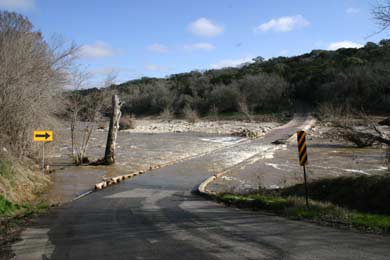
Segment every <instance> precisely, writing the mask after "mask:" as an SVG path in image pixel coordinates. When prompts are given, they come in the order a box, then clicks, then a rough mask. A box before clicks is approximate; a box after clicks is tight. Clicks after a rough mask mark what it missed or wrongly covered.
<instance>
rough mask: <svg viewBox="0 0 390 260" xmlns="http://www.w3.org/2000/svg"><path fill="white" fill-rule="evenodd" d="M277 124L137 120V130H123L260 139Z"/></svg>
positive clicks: (227, 121)
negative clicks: (193, 133)
mask: <svg viewBox="0 0 390 260" xmlns="http://www.w3.org/2000/svg"><path fill="white" fill-rule="evenodd" d="M279 125H280V123H276V122H245V121H230V120H226V121H199V122H195V123H189V122H187V121H185V120H158V119H148V120H144V119H141V120H136V121H135V128H134V129H128V130H123V131H126V132H132V133H184V132H195V133H207V134H221V135H234V136H240V137H248V138H258V137H261V136H263V135H264V134H266V133H267V132H269V131H270V130H271V129H273V128H275V127H277V126H279Z"/></svg>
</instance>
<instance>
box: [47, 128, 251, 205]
mask: <svg viewBox="0 0 390 260" xmlns="http://www.w3.org/2000/svg"><path fill="white" fill-rule="evenodd" d="M65 133H66V132H65V131H64V133H63V135H61V133H60V134H59V135H58V136H62V138H61V137H58V138H57V142H56V143H55V144H54V143H53V144H51V145H52V147H51V154H52V156H51V158H49V162H50V165H51V167H52V168H54V169H56V171H55V172H53V173H52V180H53V185H52V187H51V190H50V192H49V194H48V196H49V198H50V200H51V202H52V203H61V202H66V201H69V200H72V199H73V198H75V197H77V196H78V195H80V194H82V193H84V192H87V191H89V190H91V188H93V186H94V184H95V183H97V182H100V181H101V180H102V179H103V178H106V177H113V176H117V175H121V174H127V173H130V172H134V171H139V170H147V169H149V168H150V167H153V166H157V165H165V164H169V163H173V162H176V161H179V160H183V159H188V158H191V157H193V156H198V155H201V154H205V153H208V152H211V151H214V150H217V149H220V148H223V147H227V146H231V145H234V144H237V143H240V142H243V141H245V140H247V139H245V138H240V137H231V136H221V135H214V134H203V133H163V134H142V133H129V132H119V134H118V139H117V151H116V160H117V161H116V164H115V165H113V166H79V167H75V166H72V163H71V159H70V154H71V145H70V140H69V138H67V137H66V134H65ZM106 138H107V131H101V130H99V131H95V132H94V134H93V136H92V137H91V141H90V144H89V147H88V153H87V156H88V158H89V160H90V161H94V160H97V159H99V158H102V157H103V155H104V149H105V143H106Z"/></svg>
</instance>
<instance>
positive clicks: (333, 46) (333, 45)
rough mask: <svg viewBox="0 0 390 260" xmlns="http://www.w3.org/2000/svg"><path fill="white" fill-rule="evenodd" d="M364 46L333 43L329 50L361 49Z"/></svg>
mask: <svg viewBox="0 0 390 260" xmlns="http://www.w3.org/2000/svg"><path fill="white" fill-rule="evenodd" d="M361 47H363V45H361V44H359V43H356V42H351V41H340V42H332V43H331V44H329V46H328V50H337V49H340V48H361Z"/></svg>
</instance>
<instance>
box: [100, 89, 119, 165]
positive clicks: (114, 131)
mask: <svg viewBox="0 0 390 260" xmlns="http://www.w3.org/2000/svg"><path fill="white" fill-rule="evenodd" d="M120 117H121V103H120V102H119V98H118V96H117V95H113V96H112V115H111V119H110V126H109V129H108V136H107V144H106V152H105V154H104V160H103V161H104V163H105V164H107V165H110V164H114V163H115V144H116V137H117V135H118V129H119V120H120Z"/></svg>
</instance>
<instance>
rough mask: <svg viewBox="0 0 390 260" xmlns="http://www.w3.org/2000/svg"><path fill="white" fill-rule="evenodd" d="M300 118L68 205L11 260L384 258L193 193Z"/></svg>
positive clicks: (374, 243) (382, 240)
mask: <svg viewBox="0 0 390 260" xmlns="http://www.w3.org/2000/svg"><path fill="white" fill-rule="evenodd" d="M305 120H306V118H305V117H302V118H299V117H297V118H295V119H294V120H292V121H291V122H289V123H288V124H286V125H284V126H282V127H279V128H276V129H274V130H273V131H271V132H270V133H268V134H267V135H265V136H264V138H262V139H258V140H252V141H248V142H242V143H238V144H237V145H233V146H228V147H226V148H223V149H218V150H217V151H215V152H212V153H209V154H206V155H203V156H200V157H195V158H192V159H189V160H185V161H182V162H179V163H177V164H174V165H171V166H167V167H163V168H161V169H158V170H155V171H153V172H151V173H148V174H144V175H141V176H139V177H136V178H134V179H130V180H128V181H125V182H123V183H121V184H119V185H116V186H112V187H109V188H107V189H105V190H102V191H99V192H94V193H92V194H91V195H89V196H86V197H84V198H82V199H79V200H77V201H74V202H72V203H69V204H66V205H64V206H61V207H59V208H56V209H54V210H51V211H50V212H49V213H48V214H47V215H45V216H43V217H41V218H39V219H38V220H37V221H36V222H35V223H34V224H33V225H31V226H30V227H29V228H27V229H25V230H24V231H23V232H22V234H21V237H20V239H19V241H17V242H16V243H14V244H13V245H12V246H10V248H9V250H10V252H12V254H14V258H15V259H390V238H389V237H384V236H377V235H368V234H361V233H357V232H352V231H345V230H338V229H334V228H328V227H321V226H318V225H314V224H311V223H308V222H298V221H292V220H287V219H285V218H281V217H277V216H275V215H272V214H267V213H262V212H252V211H244V210H239V209H236V208H228V207H225V206H223V205H220V204H217V203H215V202H213V201H208V200H205V199H203V198H202V197H199V196H197V195H196V194H193V193H192V191H193V190H194V188H196V187H197V186H198V185H199V183H201V182H202V181H203V180H205V179H206V178H207V177H209V176H210V175H211V174H214V173H215V172H218V171H221V170H224V169H226V168H229V167H232V166H234V165H237V164H239V163H243V162H245V161H246V160H251V158H253V157H255V156H270V155H271V154H272V151H273V150H274V149H277V148H275V147H277V146H274V145H272V144H271V143H272V142H273V141H275V140H278V139H286V138H288V137H289V136H290V135H291V134H293V133H294V132H295V131H296V130H297V129H298V128H300V126H301V125H302V124H303V123H304V121H305Z"/></svg>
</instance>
